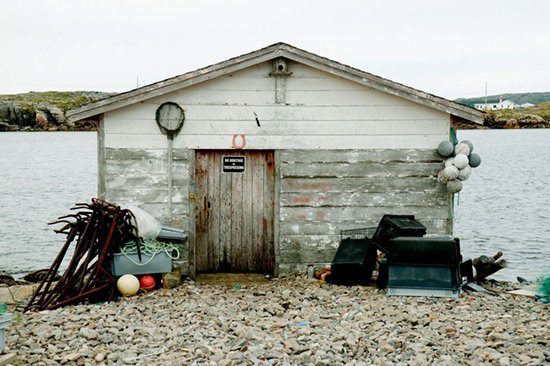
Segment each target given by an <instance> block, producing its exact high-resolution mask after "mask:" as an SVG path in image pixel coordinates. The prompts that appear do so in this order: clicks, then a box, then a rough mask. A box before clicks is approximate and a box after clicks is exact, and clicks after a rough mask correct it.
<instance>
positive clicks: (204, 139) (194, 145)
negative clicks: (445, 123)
mask: <svg viewBox="0 0 550 366" xmlns="http://www.w3.org/2000/svg"><path fill="white" fill-rule="evenodd" d="M235 135H236V136H237V137H238V139H237V143H238V144H241V140H242V138H241V136H240V134H238V133H237V134H235ZM235 135H185V134H180V135H179V136H178V137H176V138H175V140H174V148H175V149H208V150H214V149H221V150H227V149H232V148H234V140H233V138H234V136H235ZM245 139H246V145H245V148H246V149H249V150H275V149H301V148H305V147H307V148H309V149H319V150H321V149H323V150H338V149H342V150H347V149H365V148H368V149H411V148H415V147H418V148H424V149H428V148H435V147H437V145H438V144H439V143H440V142H441V141H442V140H444V139H448V135H412V136H407V135H391V134H388V135H372V136H360V135H359V136H357V135H340V136H286V135H278V136H251V135H249V136H245ZM166 143H167V142H166V137H165V136H162V135H160V136H157V135H144V134H133V135H128V134H109V135H107V136H106V138H105V144H106V146H107V147H117V148H135V147H137V148H142V149H155V148H162V147H163V146H165V145H166Z"/></svg>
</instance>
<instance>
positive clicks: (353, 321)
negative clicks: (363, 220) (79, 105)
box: [6, 276, 550, 366]
mask: <svg viewBox="0 0 550 366" xmlns="http://www.w3.org/2000/svg"><path fill="white" fill-rule="evenodd" d="M507 286H508V287H509V286H510V285H507ZM505 287H506V286H504V287H501V285H498V283H497V285H496V287H494V289H495V290H496V292H495V293H492V294H489V293H479V292H464V293H462V294H461V295H460V297H459V298H458V299H449V298H431V297H401V296H395V297H390V296H387V295H386V291H385V290H379V289H377V288H375V287H370V286H367V287H364V286H353V287H345V286H335V285H329V284H322V283H320V282H319V281H316V280H310V279H306V278H305V277H301V276H296V277H291V278H281V279H278V278H275V279H271V280H269V281H265V282H259V283H246V282H245V281H244V282H242V283H224V284H215V283H200V282H193V281H190V280H188V281H185V282H184V283H183V284H182V285H181V286H179V287H176V288H174V289H159V290H156V291H153V292H150V293H141V294H139V295H137V296H134V297H127V298H119V299H118V300H117V301H113V302H108V303H100V304H88V305H86V304H82V305H76V306H68V307H64V308H61V309H58V310H52V311H42V312H27V313H21V312H19V311H15V312H14V313H13V318H14V322H13V324H12V325H11V326H9V327H8V328H7V329H6V343H7V350H6V352H7V353H13V354H16V359H15V360H13V361H11V362H13V364H14V365H316V366H321V365H393V364H399V365H428V364H437V365H462V364H465V365H479V364H495V365H543V364H548V362H550V346H549V343H550V331H549V329H548V323H549V320H550V316H549V312H548V305H547V304H542V303H540V302H536V301H535V300H534V299H533V298H528V297H523V296H513V295H510V294H507V293H506V291H505Z"/></svg>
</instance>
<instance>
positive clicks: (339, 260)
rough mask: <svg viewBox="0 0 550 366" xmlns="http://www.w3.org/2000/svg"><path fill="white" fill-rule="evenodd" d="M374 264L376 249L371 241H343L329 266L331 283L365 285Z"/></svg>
mask: <svg viewBox="0 0 550 366" xmlns="http://www.w3.org/2000/svg"><path fill="white" fill-rule="evenodd" d="M375 263H376V248H375V247H374V245H372V241H371V239H368V238H364V239H350V238H346V239H343V240H342V241H341V242H340V245H339V247H338V249H337V251H336V254H335V255H334V260H333V261H332V264H331V282H333V283H336V284H341V285H366V284H367V283H368V282H369V281H370V279H371V277H372V271H373V270H374V266H375Z"/></svg>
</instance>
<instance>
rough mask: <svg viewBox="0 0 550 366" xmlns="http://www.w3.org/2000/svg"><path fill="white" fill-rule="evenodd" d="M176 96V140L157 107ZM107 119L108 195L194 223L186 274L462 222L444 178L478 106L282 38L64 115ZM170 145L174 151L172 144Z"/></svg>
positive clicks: (251, 266)
mask: <svg viewBox="0 0 550 366" xmlns="http://www.w3.org/2000/svg"><path fill="white" fill-rule="evenodd" d="M166 102H171V103H176V104H177V105H179V106H180V107H181V108H182V109H183V111H184V113H185V121H184V125H183V128H182V129H181V131H180V132H179V134H178V135H177V136H175V137H174V139H173V141H171V142H169V141H168V139H167V136H165V135H164V134H163V133H162V132H161V131H160V130H159V128H158V126H157V123H156V112H157V110H158V109H159V107H160V106H161V105H162V104H164V103H166ZM93 117H95V118H97V120H98V135H97V136H98V137H97V138H98V167H99V173H98V174H99V175H98V186H99V187H98V196H99V197H101V198H103V199H106V200H107V201H110V202H114V203H122V202H126V203H132V204H136V205H139V206H140V207H141V208H143V209H145V210H147V211H149V212H150V213H151V214H153V215H154V216H155V217H157V218H158V219H159V220H160V221H161V222H162V223H163V224H164V225H168V226H175V227H178V228H182V229H184V230H186V231H187V232H188V234H189V240H188V242H187V244H186V248H185V250H184V259H183V260H182V261H181V262H180V263H179V265H180V266H181V267H182V270H183V272H184V273H189V274H191V275H192V276H194V275H195V274H196V273H197V272H227V271H233V272H265V273H273V274H275V275H280V274H286V273H293V272H298V271H304V270H305V269H306V267H307V266H308V265H314V266H322V265H325V264H328V263H330V262H331V261H332V259H333V257H334V254H335V252H336V249H337V247H338V244H339V240H340V236H339V233H340V230H342V229H353V228H361V227H369V226H376V225H377V223H378V221H379V220H380V219H381V217H382V216H383V215H384V214H409V215H415V217H416V218H417V219H418V220H419V221H421V222H422V223H423V224H424V225H425V226H426V227H427V230H428V233H432V234H452V223H453V207H452V196H451V195H450V194H449V193H448V192H447V191H446V188H445V186H443V185H441V184H440V183H438V181H437V173H438V171H439V170H440V169H441V167H442V158H441V157H440V156H439V155H438V154H437V146H438V144H439V143H440V142H441V141H442V140H448V139H449V138H450V134H451V131H452V128H453V122H454V121H455V120H467V121H471V122H475V123H479V124H481V123H482V120H483V115H482V113H481V112H479V111H477V110H475V109H473V108H469V107H466V106H463V105H460V104H457V103H455V102H452V101H449V100H446V99H444V98H440V97H437V96H434V95H432V94H428V93H425V92H422V91H419V90H416V89H413V88H411V87H408V86H405V85H402V84H398V83H396V82H393V81H390V80H387V79H384V78H381V77H379V76H375V75H373V74H370V73H367V72H364V71H361V70H358V69H355V68H353V67H350V66H346V65H344V64H341V63H338V62H335V61H332V60H329V59H327V58H324V57H321V56H318V55H316V54H313V53H310V52H307V51H304V50H302V49H299V48H296V47H293V46H291V45H288V44H285V43H277V44H274V45H271V46H268V47H266V48H262V49H260V50H257V51H254V52H251V53H248V54H245V55H242V56H238V57H235V58H232V59H229V60H227V61H223V62H220V63H217V64H214V65H211V66H207V67H205V68H201V69H198V70H196V71H192V72H188V73H186V74H183V75H179V76H176V77H173V78H170V79H166V80H163V81H160V82H157V83H154V84H151V85H147V86H144V87H141V88H138V89H134V90H131V91H128V92H125V93H121V94H118V95H115V96H113V97H110V98H108V99H104V100H101V101H98V102H95V103H92V104H88V105H86V106H84V107H82V108H79V109H75V110H73V111H71V112H70V113H69V114H68V118H69V120H70V121H77V120H80V119H84V118H93ZM169 145H172V148H171V149H169V148H168V146H169Z"/></svg>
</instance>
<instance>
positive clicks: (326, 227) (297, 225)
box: [280, 212, 447, 237]
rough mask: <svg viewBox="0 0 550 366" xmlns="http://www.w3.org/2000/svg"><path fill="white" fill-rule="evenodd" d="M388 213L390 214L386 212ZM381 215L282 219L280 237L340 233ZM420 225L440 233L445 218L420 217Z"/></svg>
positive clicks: (370, 223) (372, 222) (373, 224)
mask: <svg viewBox="0 0 550 366" xmlns="http://www.w3.org/2000/svg"><path fill="white" fill-rule="evenodd" d="M388 214H392V213H391V212H388ZM381 218H382V217H374V216H373V217H370V218H369V219H368V220H365V221H356V220H350V221H346V220H339V221H333V222H316V221H303V222H291V221H284V222H283V223H282V224H281V228H280V230H281V232H280V233H281V237H282V236H285V235H340V231H341V230H350V229H362V228H369V227H377V226H378V223H379V222H380V219H381ZM421 220H422V221H421V223H422V225H424V226H426V229H427V233H428V234H442V233H445V231H446V226H447V220H445V219H439V220H426V219H423V218H422V219H421Z"/></svg>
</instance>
